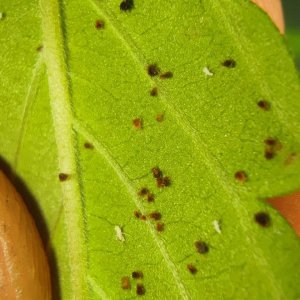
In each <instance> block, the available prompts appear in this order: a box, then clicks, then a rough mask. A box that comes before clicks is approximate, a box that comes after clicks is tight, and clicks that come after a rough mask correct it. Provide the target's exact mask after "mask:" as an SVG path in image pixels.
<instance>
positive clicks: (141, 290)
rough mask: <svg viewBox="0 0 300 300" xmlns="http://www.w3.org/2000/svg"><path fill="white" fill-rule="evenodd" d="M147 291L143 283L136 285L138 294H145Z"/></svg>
mask: <svg viewBox="0 0 300 300" xmlns="http://www.w3.org/2000/svg"><path fill="white" fill-rule="evenodd" d="M145 293H146V290H145V287H144V285H143V284H142V283H138V284H137V285H136V294H137V295H138V296H143V295H145Z"/></svg>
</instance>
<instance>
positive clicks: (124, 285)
mask: <svg viewBox="0 0 300 300" xmlns="http://www.w3.org/2000/svg"><path fill="white" fill-rule="evenodd" d="M121 287H122V289H123V290H129V289H131V284H130V279H129V277H128V276H124V277H122V278H121Z"/></svg>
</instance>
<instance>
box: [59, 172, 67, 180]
mask: <svg viewBox="0 0 300 300" xmlns="http://www.w3.org/2000/svg"><path fill="white" fill-rule="evenodd" d="M69 177H70V176H69V175H68V174H66V173H59V175H58V178H59V180H60V181H66V180H68V179H69Z"/></svg>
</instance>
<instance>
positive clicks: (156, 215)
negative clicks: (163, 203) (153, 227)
mask: <svg viewBox="0 0 300 300" xmlns="http://www.w3.org/2000/svg"><path fill="white" fill-rule="evenodd" d="M149 217H150V218H151V219H153V220H155V221H158V220H160V219H161V213H160V212H158V211H153V212H152V213H150V214H149Z"/></svg>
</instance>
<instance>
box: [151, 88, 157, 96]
mask: <svg viewBox="0 0 300 300" xmlns="http://www.w3.org/2000/svg"><path fill="white" fill-rule="evenodd" d="M157 95H158V89H157V87H154V88H153V89H152V90H151V91H150V96H152V97H156V96H157Z"/></svg>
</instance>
